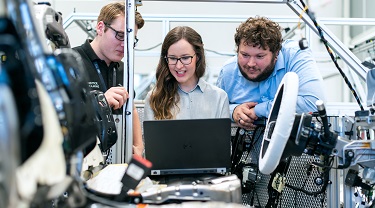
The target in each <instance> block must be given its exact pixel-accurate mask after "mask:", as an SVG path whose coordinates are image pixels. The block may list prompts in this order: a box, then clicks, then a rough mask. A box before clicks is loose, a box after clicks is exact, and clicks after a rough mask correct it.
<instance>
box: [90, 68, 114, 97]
mask: <svg viewBox="0 0 375 208" xmlns="http://www.w3.org/2000/svg"><path fill="white" fill-rule="evenodd" d="M93 64H94V66H95V69H96V72H97V73H98V76H99V79H100V82H101V84H102V86H103V87H104V90H103V91H104V92H106V91H107V90H108V88H107V85H106V84H105V82H104V79H103V75H102V73H101V71H100V68H99V64H98V62H96V61H94V62H93ZM112 76H113V77H112V78H113V79H112V86H111V87H115V86H116V82H117V80H116V78H117V72H116V67H113V71H112Z"/></svg>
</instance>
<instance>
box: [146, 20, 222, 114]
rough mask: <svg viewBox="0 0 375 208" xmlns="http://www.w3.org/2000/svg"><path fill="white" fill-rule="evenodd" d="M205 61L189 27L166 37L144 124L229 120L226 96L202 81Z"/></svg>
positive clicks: (179, 29)
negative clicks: (203, 119)
mask: <svg viewBox="0 0 375 208" xmlns="http://www.w3.org/2000/svg"><path fill="white" fill-rule="evenodd" d="M205 71H206V58H205V53H204V47H203V41H202V37H201V36H200V35H199V33H197V32H196V31H195V30H194V29H192V28H191V27H188V26H178V27H175V28H173V29H172V30H171V31H169V33H168V34H167V35H166V37H165V39H164V42H163V45H162V48H161V54H160V59H159V64H158V66H157V69H156V85H155V87H154V88H153V89H152V90H151V91H150V92H149V93H148V94H147V96H146V99H145V115H144V119H145V120H163V119H199V118H229V102H228V96H227V94H226V93H225V92H224V90H222V89H220V88H218V87H216V86H214V85H212V84H209V83H207V82H206V81H205V80H204V79H203V78H202V77H203V75H204V73H205Z"/></svg>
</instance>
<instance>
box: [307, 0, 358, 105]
mask: <svg viewBox="0 0 375 208" xmlns="http://www.w3.org/2000/svg"><path fill="white" fill-rule="evenodd" d="M300 2H301V4H302V6H303V7H304V8H306V14H307V16H309V17H310V19H311V21H312V22H313V23H314V25H315V27H316V29H317V30H318V32H319V36H320V39H321V41H322V42H323V44H324V46H325V47H326V49H327V51H328V54H329V56H330V57H331V59H332V61H333V63H334V64H335V66H336V68H337V69H338V70H339V72H340V74H341V76H342V78H343V79H344V81H345V83H346V84H347V86H348V87H349V89H350V91H351V92H352V94H353V96H354V98H355V99H356V101H357V103H358V105H359V107H360V109H361V110H362V111H363V110H364V108H363V106H362V103H361V101H360V99H359V96H358V94H357V92H356V91H355V90H354V88H353V86H352V84H351V83H350V81H349V79H348V78H347V77H346V75H345V73H344V72H343V71H342V69H341V68H340V66H339V64H338V63H337V60H336V59H335V57H334V56H333V53H332V51H331V49H330V47H329V46H328V41H327V40H326V39H325V37H324V35H323V31H322V29H321V28H320V26H319V25H318V23H317V22H316V18H315V17H314V15H313V14H312V13H311V12H310V10H309V9H308V8H307V7H306V5H305V3H304V2H303V0H300Z"/></svg>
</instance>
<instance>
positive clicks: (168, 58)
mask: <svg viewBox="0 0 375 208" xmlns="http://www.w3.org/2000/svg"><path fill="white" fill-rule="evenodd" d="M195 55H196V54H194V55H192V56H181V57H180V58H177V57H173V56H166V57H165V60H166V61H167V63H168V64H169V65H176V64H177V62H178V61H180V62H181V63H182V64H183V65H189V64H191V62H192V61H193V57H194V56H195Z"/></svg>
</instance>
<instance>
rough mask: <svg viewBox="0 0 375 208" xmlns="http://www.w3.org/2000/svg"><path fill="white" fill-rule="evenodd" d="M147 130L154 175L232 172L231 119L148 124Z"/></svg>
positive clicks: (147, 142) (146, 138) (148, 149)
mask: <svg viewBox="0 0 375 208" xmlns="http://www.w3.org/2000/svg"><path fill="white" fill-rule="evenodd" d="M143 130H144V138H145V155H146V158H147V159H148V160H150V161H151V162H152V164H153V166H152V170H151V173H150V174H151V175H168V174H189V173H214V172H221V173H226V172H228V171H229V168H230V166H231V164H230V163H231V162H230V136H231V121H230V119H229V118H214V119H191V120H154V121H144V123H143Z"/></svg>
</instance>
